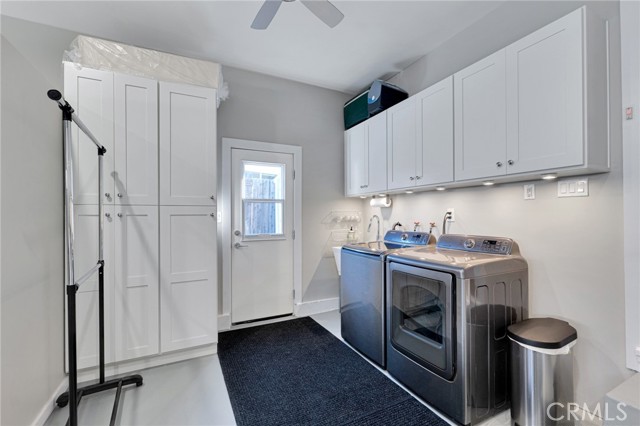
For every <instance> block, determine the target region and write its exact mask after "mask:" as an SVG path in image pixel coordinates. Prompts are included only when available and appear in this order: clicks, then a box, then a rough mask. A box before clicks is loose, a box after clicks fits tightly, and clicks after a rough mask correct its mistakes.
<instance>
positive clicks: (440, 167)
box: [416, 77, 453, 185]
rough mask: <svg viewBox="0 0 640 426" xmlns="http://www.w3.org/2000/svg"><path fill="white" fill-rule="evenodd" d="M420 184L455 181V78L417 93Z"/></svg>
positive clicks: (418, 170) (418, 174)
mask: <svg viewBox="0 0 640 426" xmlns="http://www.w3.org/2000/svg"><path fill="white" fill-rule="evenodd" d="M416 113H417V118H416V121H417V125H418V142H419V144H418V146H419V151H420V154H419V157H420V160H421V161H418V162H417V164H416V168H417V173H416V175H417V176H418V177H419V179H418V182H417V184H418V185H435V184H442V183H447V182H453V77H448V78H446V79H445V80H443V81H441V82H439V83H436V84H434V85H433V86H431V87H429V88H427V89H425V90H423V91H422V92H420V93H418V94H417V95H416Z"/></svg>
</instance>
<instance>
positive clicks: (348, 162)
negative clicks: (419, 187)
mask: <svg viewBox="0 0 640 426" xmlns="http://www.w3.org/2000/svg"><path fill="white" fill-rule="evenodd" d="M345 178H346V188H345V193H346V195H347V196H352V195H362V194H369V193H371V194H373V193H379V192H384V191H386V189H387V115H386V113H384V112H383V113H380V114H378V115H376V116H374V117H372V118H370V119H369V120H367V121H365V122H364V123H360V124H358V125H357V126H354V127H352V128H351V129H349V130H347V131H345Z"/></svg>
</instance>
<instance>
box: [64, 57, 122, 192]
mask: <svg viewBox="0 0 640 426" xmlns="http://www.w3.org/2000/svg"><path fill="white" fill-rule="evenodd" d="M64 97H65V99H66V100H67V101H68V102H69V103H70V104H71V106H72V107H73V108H74V109H75V112H76V114H77V115H78V117H80V119H81V120H82V122H83V123H84V124H85V125H86V126H87V127H88V128H89V129H90V130H91V133H93V135H94V136H95V137H96V138H97V139H98V141H99V142H100V143H101V144H102V145H103V146H104V147H105V148H106V149H107V152H106V154H105V155H104V159H103V167H104V169H103V178H104V184H105V185H104V190H105V191H104V192H105V193H104V194H100V196H102V197H104V199H103V201H104V202H105V203H113V189H114V187H113V179H111V174H112V173H113V159H114V151H113V73H111V72H108V71H98V70H94V69H90V68H78V67H76V66H75V65H74V64H71V63H68V62H65V64H64ZM72 129H73V133H72V135H73V136H72V138H73V145H72V149H73V163H74V170H73V172H74V201H75V203H76V204H97V203H98V190H97V189H98V159H97V152H98V151H97V148H96V146H95V145H94V143H93V142H92V141H91V140H90V139H89V138H88V137H87V136H86V135H85V134H84V132H81V131H79V129H78V127H77V126H76V125H75V124H72ZM105 194H108V195H105Z"/></svg>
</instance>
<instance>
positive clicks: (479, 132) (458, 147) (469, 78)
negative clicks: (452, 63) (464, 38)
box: [454, 49, 507, 180]
mask: <svg viewBox="0 0 640 426" xmlns="http://www.w3.org/2000/svg"><path fill="white" fill-rule="evenodd" d="M454 82H455V102H454V105H455V179H456V180H467V179H477V178H485V177H493V176H500V175H504V174H505V173H506V167H505V162H506V159H505V157H506V143H507V139H506V138H507V135H506V133H507V131H506V127H507V125H506V99H505V96H506V87H505V86H506V85H505V51H504V49H503V50H500V51H498V52H496V53H494V54H493V55H491V56H488V57H486V58H484V59H482V60H480V61H478V62H476V63H475V64H473V65H471V66H469V67H467V68H465V69H463V70H462V71H460V72H457V73H456V74H454Z"/></svg>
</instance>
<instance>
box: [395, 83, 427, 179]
mask: <svg viewBox="0 0 640 426" xmlns="http://www.w3.org/2000/svg"><path fill="white" fill-rule="evenodd" d="M416 119H417V116H416V98H415V96H412V97H410V98H409V99H406V100H404V101H402V102H400V103H399V104H397V105H394V106H392V107H391V108H389V109H388V110H387V188H388V189H390V190H393V189H401V188H410V187H414V186H415V185H416V180H419V179H421V178H422V175H419V174H418V171H417V170H416V163H417V158H418V152H417V144H418V129H417V122H416Z"/></svg>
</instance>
